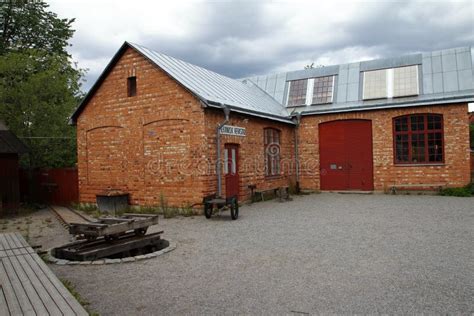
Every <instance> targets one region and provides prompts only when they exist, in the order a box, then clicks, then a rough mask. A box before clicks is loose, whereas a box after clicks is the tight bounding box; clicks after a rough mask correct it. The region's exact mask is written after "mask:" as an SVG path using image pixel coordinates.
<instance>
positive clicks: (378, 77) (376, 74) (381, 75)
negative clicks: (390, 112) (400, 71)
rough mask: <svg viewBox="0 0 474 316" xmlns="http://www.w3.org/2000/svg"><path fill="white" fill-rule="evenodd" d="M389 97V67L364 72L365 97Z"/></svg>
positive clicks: (366, 98) (365, 98)
mask: <svg viewBox="0 0 474 316" xmlns="http://www.w3.org/2000/svg"><path fill="white" fill-rule="evenodd" d="M386 97H387V69H381V70H372V71H365V72H364V95H363V99H364V100H368V99H381V98H386Z"/></svg>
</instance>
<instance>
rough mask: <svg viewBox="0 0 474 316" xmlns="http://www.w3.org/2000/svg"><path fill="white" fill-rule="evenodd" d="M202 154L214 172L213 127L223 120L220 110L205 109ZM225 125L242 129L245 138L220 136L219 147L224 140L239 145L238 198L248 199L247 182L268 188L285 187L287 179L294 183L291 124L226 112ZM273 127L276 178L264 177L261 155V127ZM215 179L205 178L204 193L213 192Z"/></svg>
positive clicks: (214, 133)
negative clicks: (277, 152) (277, 158)
mask: <svg viewBox="0 0 474 316" xmlns="http://www.w3.org/2000/svg"><path fill="white" fill-rule="evenodd" d="M205 120H206V124H205V125H206V131H205V135H206V143H207V150H206V154H205V155H206V156H207V157H210V166H211V173H213V174H214V170H215V169H214V168H215V167H214V166H215V161H216V157H217V156H216V127H217V125H218V124H219V123H221V122H223V121H224V114H223V112H222V110H214V109H208V110H206V117H205ZM227 124H228V125H235V126H239V127H245V128H246V137H240V136H229V135H222V136H221V150H223V149H224V145H225V143H232V144H238V145H239V176H240V179H239V180H240V185H239V187H240V190H239V192H240V194H239V195H240V196H239V199H240V200H248V199H250V192H251V191H250V189H249V188H248V186H249V185H251V184H253V185H256V186H257V190H259V189H271V188H276V187H280V186H288V185H290V182H292V184H294V145H293V144H294V142H293V139H294V128H293V126H292V125H288V124H285V123H278V122H274V121H270V120H266V119H260V118H256V117H249V116H243V115H239V114H237V113H233V112H232V113H231V114H230V121H229V122H228V123H227ZM265 128H275V129H277V130H279V131H280V145H281V148H280V160H281V170H280V171H281V175H280V176H277V177H266V176H265V156H264V152H265V149H264V134H263V133H264V132H263V131H264V129H265ZM222 183H223V186H222V188H223V191H222V192H223V193H225V181H224V178H223V181H222ZM216 187H217V178H216V176H215V175H212V176H210V177H207V179H206V180H205V190H206V191H205V193H207V194H210V193H215V192H216Z"/></svg>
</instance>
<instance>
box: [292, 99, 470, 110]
mask: <svg viewBox="0 0 474 316" xmlns="http://www.w3.org/2000/svg"><path fill="white" fill-rule="evenodd" d="M460 102H474V95H463V96H459V97H452V96H451V97H446V98H440V99H434V100H419V101H414V102H398V103H391V104H380V103H379V104H374V105H366V106H360V105H358V106H353V107H347V108H339V109H338V108H334V109H328V110H312V111H301V115H317V114H331V113H344V112H357V111H370V110H384V109H394V108H403V107H415V106H425V105H441V104H449V103H460Z"/></svg>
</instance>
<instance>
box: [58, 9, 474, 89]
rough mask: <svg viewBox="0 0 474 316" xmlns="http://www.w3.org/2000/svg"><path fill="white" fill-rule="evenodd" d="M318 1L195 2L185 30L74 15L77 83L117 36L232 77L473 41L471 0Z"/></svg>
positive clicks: (181, 23)
mask: <svg viewBox="0 0 474 316" xmlns="http://www.w3.org/2000/svg"><path fill="white" fill-rule="evenodd" d="M319 4H320V2H318V3H316V4H313V3H311V2H292V3H286V2H267V1H237V2H231V1H225V2H199V3H198V4H197V5H196V6H195V7H192V8H191V9H189V8H188V9H186V10H185V11H183V12H182V13H181V16H178V15H177V16H176V27H177V28H178V29H179V30H181V29H182V30H186V32H185V34H180V35H179V36H177V35H176V34H174V33H173V32H169V33H166V32H161V33H159V34H153V33H151V34H150V32H148V31H147V30H146V29H143V28H140V27H136V28H135V27H134V23H133V18H130V19H129V20H127V23H129V24H128V25H127V26H128V29H127V32H125V34H123V29H120V28H118V27H119V26H120V25H121V24H122V23H123V20H122V19H121V18H120V17H119V16H117V18H116V19H115V18H111V19H110V20H109V21H108V23H109V24H108V25H104V26H103V27H105V28H106V31H107V33H104V34H105V35H98V34H96V32H95V31H96V30H97V29H96V28H94V27H92V26H88V25H87V24H80V23H78V25H77V33H76V35H75V37H74V39H73V41H72V43H73V47H72V48H71V51H72V53H73V56H77V59H78V61H79V66H80V67H81V66H82V67H89V68H90V70H89V73H88V75H87V80H88V82H87V83H86V85H85V86H84V88H85V89H88V88H89V87H90V86H91V85H92V83H93V82H94V81H95V79H96V78H97V76H98V75H99V73H100V72H101V71H102V69H103V68H104V67H105V66H106V64H107V62H108V60H109V59H110V58H111V57H112V56H113V54H114V53H115V51H116V50H117V49H118V47H120V45H121V43H122V42H123V41H124V40H131V41H134V42H137V43H140V44H142V45H144V46H147V47H149V48H151V49H154V50H157V51H160V52H163V53H166V54H169V55H171V56H174V57H177V58H180V59H183V60H185V61H188V62H191V63H194V64H196V65H199V66H202V67H205V68H208V69H210V70H213V71H216V72H218V73H221V74H224V75H227V76H229V77H233V78H241V77H246V76H250V75H256V74H264V73H269V72H275V71H281V70H282V69H285V70H286V69H301V68H303V66H304V65H305V64H307V63H309V62H311V61H316V62H324V63H327V64H331V63H341V62H344V63H345V62H353V61H356V60H360V59H366V58H377V57H389V56H396V55H401V54H406V53H412V52H420V51H430V50H437V49H441V48H447V47H457V46H470V45H472V43H473V42H474V4H473V2H418V1H415V2H413V1H410V2H408V1H402V2H359V3H357V5H356V6H354V9H353V10H349V9H348V8H347V7H348V6H349V5H348V4H347V3H345V2H335V3H334V4H332V3H331V4H330V5H326V4H325V6H324V7H323V8H322V9H321V10H319V11H318V9H319ZM77 6H78V7H77V8H80V6H81V2H77ZM55 7H56V8H57V9H58V10H59V11H60V12H58V13H59V14H60V16H64V17H76V19H77V20H78V21H80V20H81V19H84V18H85V17H86V15H87V14H88V13H89V12H88V10H86V9H84V10H79V9H77V10H73V9H69V11H68V10H66V9H65V7H63V8H61V7H60V6H54V5H53V6H52V9H53V10H54V9H55ZM71 10H72V11H71ZM61 11H64V12H61ZM71 13H72V14H73V15H72V16H71ZM313 13H314V17H313ZM103 14H108V12H104V13H103ZM110 14H112V15H113V14H118V13H114V12H113V11H112V12H111V13H110ZM174 14H176V12H175V13H174ZM183 15H184V16H183ZM173 18H174V17H173ZM157 19H158V18H157ZM115 20H116V22H115ZM151 22H153V21H151ZM115 23H116V24H115ZM188 24H189V25H188ZM109 35H110V36H109ZM85 65H87V66H85Z"/></svg>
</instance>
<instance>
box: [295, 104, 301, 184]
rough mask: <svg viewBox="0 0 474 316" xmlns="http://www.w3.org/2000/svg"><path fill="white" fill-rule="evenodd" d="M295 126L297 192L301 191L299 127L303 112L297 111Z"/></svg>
mask: <svg viewBox="0 0 474 316" xmlns="http://www.w3.org/2000/svg"><path fill="white" fill-rule="evenodd" d="M293 121H294V122H295V124H296V128H295V173H296V193H300V158H299V138H298V134H299V127H300V123H301V113H296V115H295V116H294V117H293Z"/></svg>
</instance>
